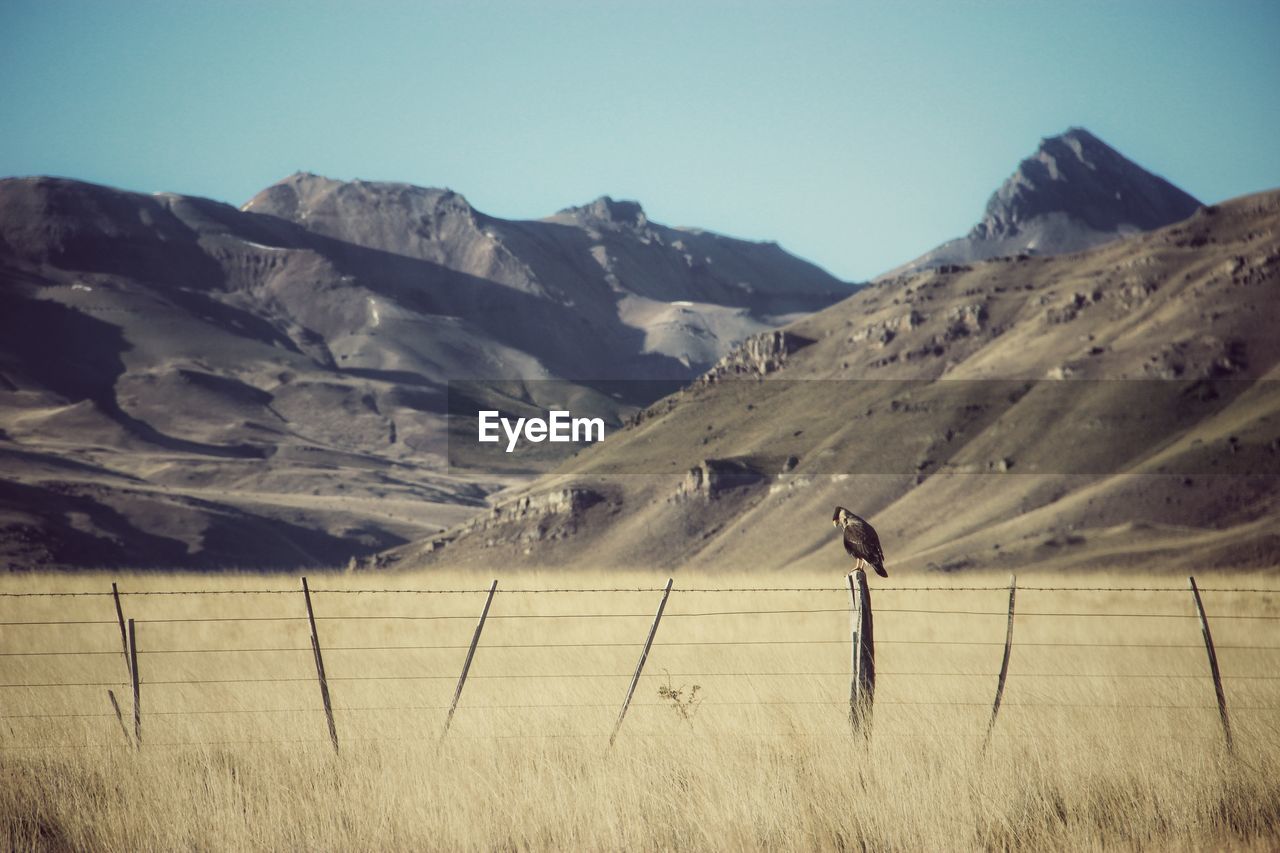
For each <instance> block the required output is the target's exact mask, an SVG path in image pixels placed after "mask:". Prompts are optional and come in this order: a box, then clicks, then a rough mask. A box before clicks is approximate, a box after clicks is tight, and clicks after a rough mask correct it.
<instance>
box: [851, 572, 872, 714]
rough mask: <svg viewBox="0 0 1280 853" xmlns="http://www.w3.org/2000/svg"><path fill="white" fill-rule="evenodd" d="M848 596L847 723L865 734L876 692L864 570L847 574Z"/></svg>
mask: <svg viewBox="0 0 1280 853" xmlns="http://www.w3.org/2000/svg"><path fill="white" fill-rule="evenodd" d="M847 580H848V581H849V599H850V604H851V605H852V606H853V636H852V645H853V661H852V669H853V673H852V678H851V679H850V681H849V725H850V726H851V727H852V728H853V730H854V731H855V732H857V731H863V732H864V733H869V731H870V725H871V709H872V705H873V704H874V702H875V695H876V640H875V630H874V626H873V624H872V618H871V590H869V589H868V588H867V573H866V572H864V571H863V570H862V569H855V570H854V571H852V572H850V573H849V576H848V578H847Z"/></svg>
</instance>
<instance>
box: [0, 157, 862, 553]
mask: <svg viewBox="0 0 1280 853" xmlns="http://www.w3.org/2000/svg"><path fill="white" fill-rule="evenodd" d="M849 292H851V287H850V286H849V285H846V284H844V283H842V282H840V281H838V280H836V279H834V278H832V277H831V276H829V275H827V274H826V273H824V272H822V271H821V270H820V269H818V268H817V267H815V266H814V265H812V264H810V263H807V262H805V261H802V260H800V259H798V258H795V257H792V256H791V255H788V254H787V253H786V252H784V251H782V250H781V249H780V248H778V247H777V246H776V245H773V244H757V243H750V242H747V241H742V240H734V239H731V238H727V237H722V236H719V235H715V234H711V233H709V232H701V231H685V230H680V229H673V228H666V227H664V226H661V225H657V224H654V223H650V222H649V221H648V219H647V217H645V216H644V214H643V211H641V210H640V207H639V205H637V204H635V203H633V202H614V201H612V200H609V199H607V198H606V199H601V200H598V201H597V202H594V203H592V204H590V205H587V206H585V207H582V208H574V209H570V210H567V211H562V212H561V213H559V214H556V215H554V216H552V217H549V218H547V219H546V220H540V221H533V222H515V221H508V220H502V219H498V218H495V217H490V216H487V215H485V214H483V213H481V212H479V211H477V210H475V209H474V208H473V207H471V205H470V204H468V203H467V201H466V199H464V198H463V197H462V196H460V195H458V194H456V193H453V192H450V191H448V190H432V189H425V188H420V187H413V186H409V185H406V184H384V183H367V182H360V181H356V182H349V183H347V182H339V181H332V180H328V179H325V178H320V177H317V176H314V175H302V174H299V175H294V176H292V177H290V178H288V179H286V180H284V181H282V182H280V183H279V184H276V185H275V186H273V187H270V188H268V189H267V190H265V191H263V192H262V193H261V194H259V195H258V196H257V197H255V198H254V199H253V200H252V201H250V202H249V203H248V204H247V205H245V207H244V208H243V209H236V208H234V207H231V206H229V205H226V204H222V203H218V202H214V201H210V200H207V199H201V198H192V197H186V196H180V195H173V194H166V193H161V194H155V195H142V194H138V193H131V192H125V191H122V190H117V189H112V188H109V187H103V186H97V185H93V184H87V183H83V182H78V181H72V180H65V179H57V178H25V179H9V180H3V181H0V457H2V458H3V465H4V474H3V477H2V478H0V559H3V560H5V562H6V563H7V564H8V565H10V566H11V567H25V566H32V565H80V566H84V565H131V566H142V567H146V566H170V567H171V566H185V567H214V566H241V567H254V568H257V567H262V568H265V567H271V566H295V565H307V564H311V565H314V564H335V563H339V562H344V561H346V560H347V558H348V557H350V556H354V555H361V554H367V553H371V552H374V551H377V550H379V549H382V548H386V547H389V546H392V545H395V544H397V543H401V542H407V541H412V540H414V539H416V538H419V537H421V536H423V535H427V534H430V533H432V532H434V531H438V530H440V529H442V528H444V527H447V526H450V525H452V524H453V523H455V522H457V521H459V520H461V519H463V518H466V517H468V516H470V515H471V514H473V513H475V512H476V511H478V510H479V508H480V507H482V506H483V505H484V498H485V495H486V494H488V493H489V492H491V491H493V490H494V489H497V488H500V487H503V486H508V485H510V484H511V483H513V482H515V481H517V480H518V479H519V477H520V476H525V475H517V474H502V475H486V474H483V473H476V472H466V473H464V474H461V475H459V474H455V473H453V472H451V471H450V470H449V469H448V466H447V465H446V459H445V443H446V438H445V429H444V418H445V412H446V409H447V399H446V397H447V395H446V388H447V384H448V382H449V381H450V380H457V379H467V378H472V379H483V380H491V381H494V382H499V381H501V380H506V382H505V384H503V383H501V382H499V384H498V385H495V386H494V390H493V393H494V394H495V395H497V396H499V397H501V396H502V395H504V394H514V395H515V396H516V397H517V398H522V399H525V400H526V402H527V401H529V399H530V395H532V394H534V393H535V392H534V391H533V390H530V388H528V387H524V386H522V384H521V383H522V381H523V380H535V379H546V378H564V379H569V380H574V381H575V382H576V383H578V384H576V385H575V386H574V387H575V388H576V389H577V390H576V391H574V394H576V395H579V396H580V397H581V398H583V399H589V400H593V401H594V403H593V405H597V406H599V407H601V408H603V409H606V410H610V411H612V412H613V416H614V417H617V416H619V415H620V413H622V412H625V411H626V405H625V404H627V403H634V402H637V401H625V400H624V401H622V402H618V401H616V400H615V399H614V398H612V397H611V396H609V395H607V394H604V393H601V392H598V391H595V390H593V387H592V386H593V384H594V383H596V381H597V380H603V379H617V378H628V377H644V378H665V379H672V380H687V379H688V378H691V377H693V376H695V375H697V374H698V373H699V372H701V371H702V370H705V369H706V368H707V367H709V366H710V365H711V364H712V363H714V362H715V361H716V360H717V359H718V358H720V357H722V356H723V355H724V354H725V353H727V352H729V351H730V350H731V349H732V347H733V345H734V344H736V343H737V342H738V341H740V340H742V339H743V338H745V337H747V336H748V335H750V334H752V333H755V332H758V331H759V330H761V329H765V328H769V327H771V326H772V325H774V324H776V323H778V322H780V321H782V320H784V319H785V318H787V317H789V316H795V315H796V314H797V313H804V312H808V311H812V310H815V309H817V308H820V307H823V306H826V305H829V304H831V303H833V302H835V301H837V300H839V299H840V298H843V297H844V296H846V295H848V293H849ZM650 399H651V398H650ZM638 402H645V401H644V400H639V401H638Z"/></svg>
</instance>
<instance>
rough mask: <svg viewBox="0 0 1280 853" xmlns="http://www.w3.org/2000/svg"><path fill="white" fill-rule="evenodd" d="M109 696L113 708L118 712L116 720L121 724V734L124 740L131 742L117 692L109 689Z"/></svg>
mask: <svg viewBox="0 0 1280 853" xmlns="http://www.w3.org/2000/svg"><path fill="white" fill-rule="evenodd" d="M107 698H108V699H110V700H111V710H113V711H115V712H116V722H117V723H119V724H120V734H122V735H124V742H125V743H129V730H128V729H127V728H125V725H124V715H123V714H121V713H120V703H119V702H117V701H116V692H115V691H114V690H108V691H107Z"/></svg>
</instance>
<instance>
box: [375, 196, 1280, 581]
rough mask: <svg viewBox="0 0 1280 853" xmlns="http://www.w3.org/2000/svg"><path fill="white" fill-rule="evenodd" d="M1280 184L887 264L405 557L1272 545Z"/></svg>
mask: <svg viewBox="0 0 1280 853" xmlns="http://www.w3.org/2000/svg"><path fill="white" fill-rule="evenodd" d="M1277 288H1280V192H1270V193H1262V194H1259V195H1254V196H1248V197H1245V198H1241V199H1236V200H1234V201H1231V202H1228V203H1225V204H1222V205H1218V206H1215V207H1210V208H1204V209H1202V210H1201V211H1199V212H1198V213H1196V214H1195V215H1194V216H1193V217H1192V218H1191V219H1189V220H1187V221H1186V222H1183V223H1180V224H1178V225H1173V226H1169V227H1166V228H1164V229H1160V230H1158V231H1154V232H1151V233H1148V234H1142V235H1138V236H1133V237H1128V238H1124V239H1121V240H1117V241H1114V242H1112V243H1109V244H1107V245H1105V246H1102V247H1099V248H1097V249H1094V250H1091V251H1089V252H1086V253H1081V254H1073V255H1063V256H1059V257H1054V258H1033V257H1028V256H1025V255H1024V256H1017V257H1011V258H1002V259H997V260H993V261H988V262H985V263H981V264H975V265H973V266H948V267H942V268H940V269H937V270H930V271H926V272H922V273H916V274H912V275H910V276H906V277H903V278H896V279H889V280H884V281H880V282H877V283H876V284H875V285H873V286H871V287H868V288H867V289H865V290H863V291H861V292H859V293H858V294H856V295H854V296H852V297H850V298H849V299H846V300H844V301H843V302H840V303H838V304H836V305H833V306H832V307H830V308H828V309H825V310H823V311H820V312H818V313H816V314H814V315H812V316H810V317H807V318H805V319H803V320H800V321H797V322H796V323H793V324H791V325H789V326H786V327H784V328H783V329H782V330H781V331H779V332H773V333H768V334H766V335H762V336H760V337H758V338H755V339H753V340H751V341H749V342H748V345H746V346H744V347H743V348H741V349H740V350H738V351H737V352H736V353H735V354H734V355H732V356H730V357H729V358H727V359H726V360H724V361H723V362H722V363H721V364H720V365H718V366H717V367H716V368H714V369H713V370H712V371H711V372H710V373H709V374H708V375H707V376H706V377H704V378H703V379H702V380H700V381H699V382H697V383H694V385H693V386H692V387H690V388H688V389H686V390H683V391H681V392H679V393H677V394H675V395H673V396H671V397H669V398H667V399H665V400H663V401H661V402H660V403H658V404H656V405H655V406H653V407H650V408H649V409H647V410H645V411H644V412H643V413H642V414H641V415H640V416H638V417H636V418H633V419H632V420H631V422H630V425H629V426H628V428H627V429H625V430H623V431H620V432H618V433H615V434H614V436H613V437H612V438H611V439H610V440H609V441H607V442H605V443H604V444H601V445H598V446H593V447H590V448H587V449H584V450H583V451H582V452H581V453H580V454H579V455H578V456H577V457H575V458H574V459H573V460H571V461H570V462H569V463H567V464H565V465H564V466H563V467H562V468H560V469H558V470H557V471H555V472H554V473H552V474H550V475H548V476H547V477H546V478H544V479H542V480H539V481H536V482H535V483H533V484H532V485H529V486H525V487H523V488H520V489H516V490H512V491H510V492H508V493H503V494H500V495H498V496H495V498H493V503H494V504H495V506H494V508H493V509H492V510H491V511H490V512H489V513H487V514H484V515H481V516H479V517H477V518H476V519H473V520H472V521H469V522H467V523H465V524H464V525H462V526H460V527H458V528H455V529H454V530H453V531H450V532H449V533H447V534H444V535H442V536H441V537H438V538H435V539H433V540H431V541H430V542H428V543H427V544H426V545H425V546H416V545H415V546H406V547H405V548H402V549H400V550H399V551H397V552H396V554H395V556H399V557H400V558H401V564H402V565H404V566H421V565H434V566H443V565H449V566H459V565H475V566H496V565H504V564H507V563H509V562H510V561H513V560H519V561H521V562H526V563H529V564H531V565H537V566H543V567H548V568H549V567H552V566H557V565H561V566H563V565H578V566H584V567H585V566H598V565H614V566H633V567H643V566H655V565H657V566H669V567H672V568H676V567H686V566H700V567H707V568H711V567H715V568H721V569H734V570H749V569H750V570H768V571H783V570H785V571H788V572H790V571H795V570H797V569H809V570H815V571H816V570H829V569H832V568H834V567H835V566H837V565H838V564H839V561H841V560H843V559H844V557H843V555H842V554H840V553H839V548H838V547H837V546H834V544H833V536H832V531H831V526H830V521H829V520H830V518H831V512H832V507H833V506H835V505H837V504H839V505H844V506H847V507H849V508H851V509H853V510H854V511H855V512H857V513H859V514H861V515H863V516H865V517H867V518H870V519H873V520H874V523H875V525H876V527H877V529H878V530H879V531H880V537H881V540H882V542H883V544H884V550H885V555H886V565H887V566H888V568H889V572H890V577H893V576H894V573H895V571H907V572H912V571H917V570H923V569H928V570H934V571H955V570H961V569H964V570H972V569H980V568H997V569H1000V568H1004V569H1007V570H1010V571H1012V570H1022V569H1025V568H1026V567H1028V566H1037V567H1041V568H1046V569H1060V570H1066V569H1071V570H1076V569H1108V568H1120V567H1125V566H1129V567H1133V568H1136V569H1156V568H1160V569H1168V570H1176V571H1183V572H1187V571H1191V570H1203V569H1206V568H1214V567H1218V568H1229V567H1234V568H1254V569H1265V570H1268V571H1273V570H1274V569H1275V567H1276V566H1277V565H1278V564H1280V535H1278V534H1277V528H1276V524H1275V521H1276V518H1277V510H1278V508H1280V505H1278V501H1280V488H1278V487H1280V476H1278V475H1280V383H1277V381H1276V380H1277V379H1280V373H1277V369H1278V368H1280V344H1277V339H1276V336H1275V335H1274V334H1273V326H1274V325H1275V322H1274V321H1275V316H1276V312H1275V305H1276V304H1277V303H1276V300H1277Z"/></svg>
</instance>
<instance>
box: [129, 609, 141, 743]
mask: <svg viewBox="0 0 1280 853" xmlns="http://www.w3.org/2000/svg"><path fill="white" fill-rule="evenodd" d="M129 680H130V681H132V682H133V745H134V746H135V747H138V748H141V747H142V690H141V689H140V685H141V683H142V679H141V678H140V677H139V675H138V634H137V632H136V631H135V630H134V626H133V620H132V619H130V620H129Z"/></svg>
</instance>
